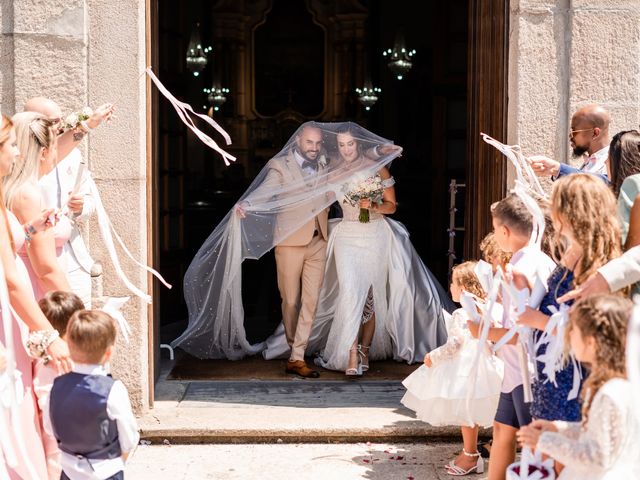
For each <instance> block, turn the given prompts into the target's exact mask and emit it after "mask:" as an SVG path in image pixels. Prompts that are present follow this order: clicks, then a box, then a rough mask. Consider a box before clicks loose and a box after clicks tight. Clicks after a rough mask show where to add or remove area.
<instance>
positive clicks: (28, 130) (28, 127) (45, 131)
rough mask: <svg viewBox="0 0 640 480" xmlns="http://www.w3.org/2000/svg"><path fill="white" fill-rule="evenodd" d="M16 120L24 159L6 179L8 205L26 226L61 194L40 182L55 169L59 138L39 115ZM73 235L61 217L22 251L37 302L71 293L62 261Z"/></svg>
mask: <svg viewBox="0 0 640 480" xmlns="http://www.w3.org/2000/svg"><path fill="white" fill-rule="evenodd" d="M12 120H13V123H14V126H15V132H16V139H17V146H18V150H19V151H20V153H21V156H20V157H19V159H18V160H17V161H16V163H15V165H14V168H13V169H12V171H11V173H10V174H9V175H8V176H7V177H6V178H5V181H4V188H5V202H6V206H7V208H8V209H9V210H11V212H13V213H14V214H15V216H16V217H17V218H18V220H19V221H20V223H26V222H28V221H29V220H31V219H33V218H36V217H37V216H38V215H40V213H41V212H42V210H43V208H45V207H47V206H51V205H50V203H51V202H48V201H47V198H48V197H51V196H54V197H55V195H57V192H55V191H54V192H51V191H50V189H42V188H41V187H40V186H39V185H38V180H39V179H40V178H41V177H43V176H44V175H46V174H47V173H49V172H51V171H52V170H53V168H54V167H55V161H56V158H57V137H56V133H55V131H54V129H53V123H52V122H51V121H50V120H49V119H48V118H46V117H45V116H43V115H40V114H39V113H33V112H22V113H17V114H16V115H14V116H13V119H12ZM71 232H72V226H71V223H70V220H69V219H68V217H67V216H66V215H61V216H60V219H59V221H58V222H57V224H56V225H55V227H54V228H51V229H48V230H46V231H44V232H42V233H41V234H40V235H34V236H33V238H31V240H30V241H29V242H28V243H27V244H26V245H25V246H24V247H23V248H22V249H19V250H18V254H19V255H20V256H21V257H22V259H23V260H24V263H25V266H26V267H27V270H28V272H29V277H30V279H31V284H32V286H33V290H34V294H35V296H36V299H37V300H39V299H40V298H42V297H43V296H44V294H45V293H47V292H49V291H52V290H63V291H67V292H68V291H71V287H70V286H69V282H68V281H67V278H66V275H65V271H66V269H65V266H64V265H61V264H60V262H59V260H58V258H59V257H60V256H61V255H62V248H63V247H64V245H65V243H67V242H68V241H69V238H70V237H71Z"/></svg>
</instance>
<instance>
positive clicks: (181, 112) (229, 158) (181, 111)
mask: <svg viewBox="0 0 640 480" xmlns="http://www.w3.org/2000/svg"><path fill="white" fill-rule="evenodd" d="M146 72H147V75H149V78H151V80H152V81H153V83H155V84H156V87H158V90H160V93H162V95H164V96H165V97H166V98H167V100H169V102H171V105H173V108H174V109H175V110H176V112H177V113H178V116H179V117H180V120H182V122H183V123H184V124H185V125H186V126H187V127H189V129H190V130H191V131H192V132H193V133H195V134H196V136H197V137H198V138H199V139H200V140H201V141H202V143H204V144H205V145H206V146H207V147H209V148H211V149H212V150H214V151H216V152H218V153H219V154H220V155H221V156H222V159H223V160H224V163H225V165H226V166H229V165H230V162H235V161H236V157H234V156H233V155H231V154H230V153H227V152H225V151H224V150H223V149H222V148H220V147H219V146H218V144H217V143H216V142H215V141H214V140H213V139H212V138H211V137H209V136H208V135H206V134H205V133H203V132H202V131H200V129H199V128H198V127H196V126H195V124H194V123H193V120H192V119H191V117H190V116H189V115H195V116H196V117H198V118H200V119H202V120H204V121H205V122H207V123H208V124H209V125H211V126H212V127H213V128H215V129H216V130H217V131H218V133H220V135H222V136H223V138H224V140H225V142H227V145H231V137H230V136H229V134H228V133H227V132H226V131H225V130H224V129H223V128H222V127H221V126H220V125H218V123H217V122H215V121H214V120H213V119H212V118H211V117H210V116H208V115H203V114H201V113H196V112H195V111H194V110H193V108H191V105H189V104H188V103H184V102H181V101H180V100H178V99H177V98H176V97H174V96H173V95H172V94H171V92H170V91H169V90H167V88H166V87H165V86H164V85H163V84H162V82H160V80H159V79H158V77H156V76H155V74H154V73H153V71H152V70H151V67H148V68H147V69H146Z"/></svg>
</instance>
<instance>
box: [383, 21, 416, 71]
mask: <svg viewBox="0 0 640 480" xmlns="http://www.w3.org/2000/svg"><path fill="white" fill-rule="evenodd" d="M415 54H416V51H415V49H414V50H409V49H407V47H406V46H405V43H404V35H403V34H402V31H399V32H398V33H397V34H396V41H395V42H394V44H393V48H388V49H386V50H385V51H384V52H382V56H383V57H385V58H387V59H388V63H387V66H388V67H389V69H390V70H391V71H392V72H393V73H394V75H395V76H396V78H397V79H398V80H402V78H403V76H404V75H406V74H407V72H408V71H409V70H411V67H412V66H413V62H412V61H411V58H412V57H413V56H414V55H415Z"/></svg>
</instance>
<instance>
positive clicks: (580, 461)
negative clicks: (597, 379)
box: [537, 378, 640, 480]
mask: <svg viewBox="0 0 640 480" xmlns="http://www.w3.org/2000/svg"><path fill="white" fill-rule="evenodd" d="M632 398H633V397H632V395H631V385H630V384H629V382H628V381H627V380H623V379H619V378H617V379H613V380H609V381H608V382H607V383H605V384H604V385H603V386H602V387H601V388H600V390H598V392H597V393H596V395H595V397H594V399H593V403H592V404H591V408H590V409H589V419H588V421H587V423H586V425H584V426H583V425H582V423H580V422H562V421H556V422H554V424H555V425H556V427H557V428H558V432H544V433H542V435H541V436H540V439H539V440H538V444H537V450H538V451H541V452H542V453H545V454H547V455H550V456H552V457H553V458H554V459H556V460H557V461H558V462H560V463H562V464H563V465H565V466H566V468H565V470H564V471H563V474H562V475H561V476H560V478H562V479H564V478H567V479H569V478H578V475H579V476H580V478H581V479H583V480H586V479H589V480H591V479H605V478H606V479H614V478H616V479H618V478H638V477H637V476H636V475H637V474H638V470H637V469H638V460H639V457H640V454H639V453H638V451H637V447H636V445H635V442H637V439H638V436H637V435H638V433H639V430H638V421H639V420H638V415H637V413H636V407H635V406H634V405H633V404H632ZM634 469H635V475H634V474H631V471H632V470H634Z"/></svg>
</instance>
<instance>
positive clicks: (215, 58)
mask: <svg viewBox="0 0 640 480" xmlns="http://www.w3.org/2000/svg"><path fill="white" fill-rule="evenodd" d="M507 15H508V2H506V1H505V0H489V1H480V0H451V1H449V2H412V1H410V0H396V1H394V2H386V1H382V0H360V1H358V0H340V1H336V2H325V1H321V0H307V1H302V0H254V1H248V0H244V1H227V0H218V1H214V2H211V1H209V0H192V1H189V2H173V1H169V0H156V2H155V3H154V4H153V6H152V7H151V9H150V24H149V25H148V33H149V38H150V42H151V45H152V47H151V57H152V59H153V61H152V63H153V66H154V70H155V71H156V73H157V74H158V76H159V78H160V80H161V81H162V82H163V83H164V84H165V86H166V87H167V88H168V89H169V90H170V91H171V92H172V93H173V94H174V95H175V96H176V97H177V98H179V99H180V100H182V101H185V102H187V103H189V104H191V105H192V106H193V107H194V109H196V110H198V111H201V112H202V113H207V112H208V113H209V114H211V115H212V116H213V118H214V119H215V120H216V121H217V122H219V123H220V124H221V125H222V126H223V127H224V128H225V129H226V130H227V132H229V134H230V135H231V138H232V140H233V144H232V145H231V146H229V147H228V151H229V152H230V153H232V154H233V155H235V156H236V157H237V158H238V160H237V162H235V163H233V164H232V165H230V166H228V167H227V166H225V165H224V163H223V162H222V160H221V158H220V157H219V156H218V155H217V154H215V152H213V151H211V150H209V149H208V148H207V147H205V146H204V145H203V144H202V143H201V142H200V141H199V140H198V139H197V138H196V137H195V136H194V135H192V134H191V132H190V131H189V130H188V129H186V128H185V127H184V125H182V123H180V121H179V119H178V117H177V116H176V114H175V111H174V110H173V108H172V107H171V105H170V104H169V103H168V102H167V101H166V100H165V99H164V98H162V97H158V95H157V92H154V95H153V97H152V99H151V112H152V119H153V121H152V122H151V124H152V129H153V158H154V166H153V176H154V179H153V180H154V189H153V193H152V194H151V198H150V201H151V202H152V205H153V209H154V219H155V231H154V238H153V242H152V244H153V248H154V256H155V258H156V265H157V267H158V269H159V270H160V271H161V272H162V274H163V275H164V276H165V278H167V279H168V280H169V281H170V282H171V283H172V284H173V285H174V288H173V289H172V290H166V289H162V288H157V289H156V291H155V302H154V314H153V320H152V331H153V334H154V335H153V338H154V352H155V372H156V374H155V376H156V377H157V374H158V372H159V371H160V368H159V353H158V352H159V351H160V350H159V345H160V344H161V343H163V344H165V343H169V342H170V341H171V340H173V339H174V338H176V337H177V336H178V335H179V334H180V333H181V332H182V331H183V330H184V328H185V327H186V324H187V310H186V306H185V303H184V300H183V292H182V278H183V277H184V273H185V271H186V269H187V268H188V266H189V263H190V261H191V259H192V258H193V256H194V255H195V253H196V251H197V250H198V248H199V247H200V246H201V244H202V243H203V241H204V240H205V239H206V238H207V236H208V235H209V234H210V233H211V232H212V231H213V229H214V228H215V227H216V225H217V224H218V223H219V222H220V220H221V219H222V218H223V217H224V216H225V215H226V214H227V212H228V211H229V210H230V209H231V208H232V206H233V205H234V203H235V202H236V200H237V199H238V198H239V197H240V196H241V194H242V193H243V192H244V190H245V189H246V188H247V186H248V185H249V184H250V183H251V181H252V179H253V178H254V177H255V176H256V174H257V173H258V172H259V171H260V170H261V168H262V167H263V166H264V165H265V163H266V162H267V161H268V160H269V159H270V158H271V157H272V156H273V155H275V154H276V153H277V152H278V151H279V150H280V149H281V147H282V146H283V145H284V144H285V142H286V141H287V139H288V138H289V137H290V135H291V134H292V132H294V131H295V129H296V128H297V127H298V126H299V125H300V123H302V122H304V121H307V120H317V121H320V122H331V121H347V120H351V121H354V122H357V123H359V124H361V125H363V126H365V127H366V128H367V129H369V130H370V131H372V132H374V133H376V134H378V135H380V136H382V137H385V138H388V139H390V140H393V141H394V142H395V143H396V144H398V145H401V146H403V147H404V152H403V155H402V157H401V158H399V159H397V160H396V161H394V162H393V164H392V165H391V173H392V175H393V176H394V177H395V179H396V182H397V183H396V195H397V197H398V210H397V213H396V214H395V215H394V218H395V219H396V220H399V221H401V222H402V223H404V225H405V226H406V227H407V229H408V231H409V232H410V234H411V238H412V242H413V245H414V246H415V248H416V250H417V251H418V253H419V254H420V256H421V257H422V260H423V261H424V263H425V264H426V265H427V267H428V268H429V269H430V270H431V271H432V272H433V273H434V274H435V275H436V276H437V278H438V279H439V280H440V282H441V283H442V285H443V286H444V287H445V288H446V287H447V285H448V274H449V269H450V266H451V263H452V262H453V261H456V262H457V261H460V260H462V259H464V258H471V257H475V255H476V254H477V249H476V248H477V247H476V246H477V243H478V240H479V239H480V238H481V237H482V235H484V233H486V231H487V230H488V228H489V225H490V220H489V219H488V218H487V210H486V208H484V205H485V204H488V202H490V200H492V199H498V198H500V197H501V195H502V194H503V191H504V185H505V172H504V170H503V169H504V162H497V161H495V158H494V155H495V154H494V153H493V152H491V149H489V148H485V147H484V146H483V145H481V144H480V143H479V132H480V131H483V132H486V133H489V134H490V135H492V136H495V137H496V138H506V93H505V92H506V80H505V75H506V56H507V45H506V26H507V25H508V18H507ZM403 49H404V50H405V53H408V54H407V56H406V59H405V60H408V61H409V62H410V68H407V64H406V63H405V64H404V67H403V66H401V63H402V62H395V63H393V62H392V60H390V57H394V54H396V53H397V54H399V55H401V56H402V55H403ZM188 50H189V52H188ZM409 52H410V54H409ZM414 52H415V53H414ZM188 53H189V55H187V54H188ZM383 53H384V54H383ZM188 56H189V60H188V59H187V57H188ZM394 58H395V57H394ZM365 87H367V88H371V87H377V88H380V91H379V92H377V97H378V99H377V101H376V102H375V103H374V104H371V103H370V101H367V99H365V98H361V97H360V96H359V94H358V92H357V90H358V89H363V88H365ZM215 135H216V134H212V137H213V138H215V139H216V141H218V140H220V142H221V143H223V142H222V140H221V139H220V138H219V137H217V136H215ZM452 182H453V183H452ZM458 184H459V186H456V185H458ZM452 185H453V186H452ZM453 199H454V200H455V210H453V209H451V208H450V207H451V202H452V201H453ZM479 206H482V207H479ZM242 275H243V297H244V309H245V328H246V330H247V335H248V337H249V340H250V341H252V342H257V341H261V340H264V339H265V338H266V337H267V336H268V335H269V334H270V333H271V332H272V331H273V330H274V329H275V328H276V326H277V325H278V323H279V322H280V318H281V314H280V297H279V293H278V288H277V285H276V273H275V262H274V258H273V255H272V254H267V255H265V256H264V257H263V258H261V259H260V260H256V261H253V260H251V261H245V262H244V265H243V273H242ZM189 361H191V360H189ZM191 362H192V363H191V365H196V367H194V370H193V372H195V371H196V370H198V369H200V370H199V371H200V372H201V371H202V368H203V367H202V364H200V366H199V367H198V366H197V365H198V361H195V360H194V361H191ZM182 367H184V368H183V369H182V370H180V372H179V373H180V375H186V376H187V377H188V376H189V371H190V370H189V368H190V367H188V364H187V367H185V364H184V363H183V364H182ZM214 370H215V369H214ZM218 370H220V368H218ZM222 370H224V371H226V372H227V373H225V375H226V374H228V371H229V370H231V367H224V368H222ZM185 372H186V373H185ZM400 374H402V375H404V371H403V372H400V373H396V375H400ZM193 375H195V376H197V375H196V373H193ZM390 375H391V374H390Z"/></svg>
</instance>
